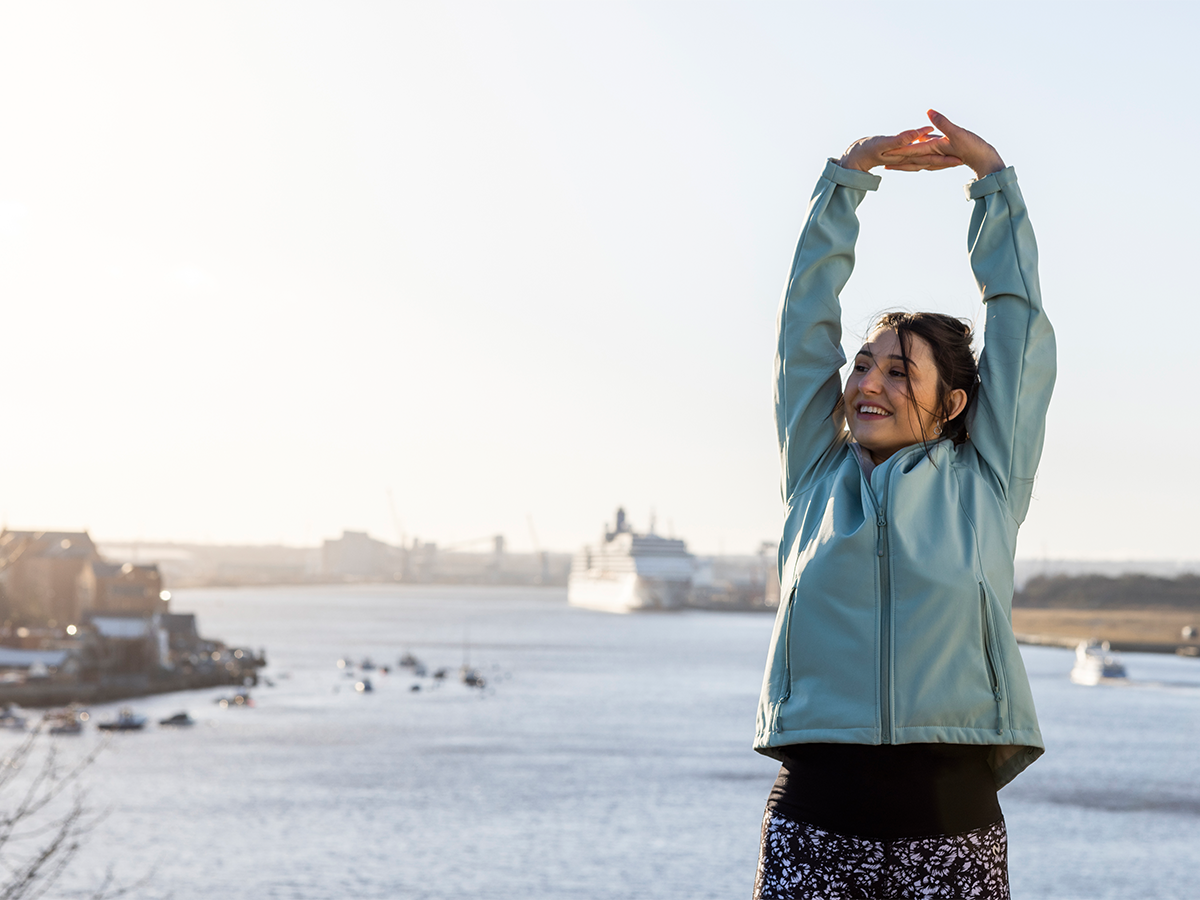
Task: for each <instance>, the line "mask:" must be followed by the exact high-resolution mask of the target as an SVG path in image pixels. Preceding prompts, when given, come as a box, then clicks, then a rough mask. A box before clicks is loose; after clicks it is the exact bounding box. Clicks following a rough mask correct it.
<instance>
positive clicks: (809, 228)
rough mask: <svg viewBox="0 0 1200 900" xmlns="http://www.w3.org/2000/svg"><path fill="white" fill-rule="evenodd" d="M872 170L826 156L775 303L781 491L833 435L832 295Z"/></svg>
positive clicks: (841, 279)
mask: <svg viewBox="0 0 1200 900" xmlns="http://www.w3.org/2000/svg"><path fill="white" fill-rule="evenodd" d="M877 187H879V176H878V175H871V174H870V173H868V172H859V171H857V170H851V169H843V168H842V167H841V166H839V165H837V164H836V163H835V162H833V161H832V160H830V161H829V163H828V164H827V165H826V166H825V171H824V172H823V173H822V174H821V178H820V180H819V181H817V187H816V190H814V191H813V195H812V200H811V201H810V202H809V204H808V217H807V219H806V221H805V223H804V228H803V230H802V231H801V232H800V239H799V241H798V242H797V244H796V253H795V256H794V257H793V259H792V269H791V272H790V274H789V275H788V281H787V287H786V288H785V289H784V292H783V300H782V302H781V303H780V307H779V323H778V325H779V344H778V350H777V353H776V356H775V424H776V428H777V430H778V434H779V452H780V456H781V458H782V464H783V498H784V500H785V501H786V500H788V499H789V498H790V497H791V496H792V495H793V494H795V492H796V488H797V487H798V485H800V484H801V483H802V482H803V480H804V476H805V474H806V473H807V472H809V471H810V470H811V469H812V468H813V466H815V465H816V464H817V463H818V462H819V461H820V459H821V457H822V456H824V454H825V453H826V452H827V451H828V450H829V449H830V447H831V446H832V445H833V444H834V443H835V442H836V441H837V440H838V439H839V438H840V436H841V434H842V431H843V429H844V426H845V416H844V415H841V414H837V415H834V414H833V410H834V406H835V405H836V403H837V399H838V395H839V394H840V393H841V389H842V387H841V379H840V377H839V372H840V370H841V368H842V366H843V365H844V364H845V362H846V357H845V355H844V354H843V353H842V311H841V304H840V303H839V301H838V295H839V294H840V293H841V290H842V288H843V287H845V285H846V282H847V281H848V280H849V278H850V273H851V272H852V271H853V269H854V242H855V241H856V240H857V239H858V216H857V215H856V213H855V210H856V209H857V208H858V204H859V203H861V202H862V200H863V197H865V196H866V192H867V191H873V190H875V189H876V188H877Z"/></svg>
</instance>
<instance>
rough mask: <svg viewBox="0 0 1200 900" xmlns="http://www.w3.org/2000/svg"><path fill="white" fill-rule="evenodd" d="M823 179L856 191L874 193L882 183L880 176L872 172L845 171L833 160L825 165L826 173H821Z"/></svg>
mask: <svg viewBox="0 0 1200 900" xmlns="http://www.w3.org/2000/svg"><path fill="white" fill-rule="evenodd" d="M821 177H822V178H827V179H828V180H830V181H832V182H833V183H834V184H840V185H842V186H843V187H848V188H854V189H855V190H856V191H873V190H875V189H876V188H878V187H879V181H880V178H879V176H878V175H872V174H871V173H870V172H860V171H859V170H858V169H843V168H842V167H841V166H839V165H838V164H837V163H835V162H834V161H833V159H832V158H831V159H830V160H829V162H827V163H826V164H825V171H824V172H822V173H821Z"/></svg>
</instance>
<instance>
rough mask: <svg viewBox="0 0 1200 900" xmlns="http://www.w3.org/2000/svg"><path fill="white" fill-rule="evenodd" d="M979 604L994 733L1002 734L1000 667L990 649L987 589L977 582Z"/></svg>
mask: <svg viewBox="0 0 1200 900" xmlns="http://www.w3.org/2000/svg"><path fill="white" fill-rule="evenodd" d="M979 606H980V612H981V613H982V619H983V655H984V658H985V659H986V660H987V670H988V678H990V679H991V682H992V696H993V697H995V698H996V734H999V735H1002V734H1004V694H1003V692H1001V690H1000V669H999V668H998V667H997V665H996V656H995V653H994V652H993V651H992V612H991V610H990V609H989V608H988V602H987V589H986V588H984V586H983V582H982V581H981V582H979Z"/></svg>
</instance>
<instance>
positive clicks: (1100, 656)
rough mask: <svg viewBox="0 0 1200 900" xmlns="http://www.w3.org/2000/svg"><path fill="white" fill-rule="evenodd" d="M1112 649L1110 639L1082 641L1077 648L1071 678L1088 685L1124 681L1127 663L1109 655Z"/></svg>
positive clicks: (1077, 682)
mask: <svg viewBox="0 0 1200 900" xmlns="http://www.w3.org/2000/svg"><path fill="white" fill-rule="evenodd" d="M1110 649H1111V647H1110V646H1109V643H1108V641H1104V642H1103V643H1100V642H1097V641H1080V642H1079V644H1078V646H1076V648H1075V665H1074V666H1073V667H1072V669H1071V680H1072V681H1073V682H1075V683H1076V684H1086V685H1096V684H1103V683H1105V682H1114V681H1123V680H1124V679H1125V665H1124V664H1123V663H1122V662H1121V661H1120V660H1119V659H1117V657H1115V656H1110V655H1109V650H1110Z"/></svg>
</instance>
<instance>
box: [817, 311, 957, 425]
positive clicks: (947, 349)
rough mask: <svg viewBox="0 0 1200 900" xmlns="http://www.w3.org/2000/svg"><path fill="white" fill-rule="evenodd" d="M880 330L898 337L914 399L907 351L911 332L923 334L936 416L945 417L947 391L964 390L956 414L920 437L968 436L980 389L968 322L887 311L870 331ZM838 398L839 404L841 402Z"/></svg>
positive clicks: (935, 314) (951, 318) (910, 344)
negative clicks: (931, 367) (932, 368)
mask: <svg viewBox="0 0 1200 900" xmlns="http://www.w3.org/2000/svg"><path fill="white" fill-rule="evenodd" d="M880 331H894V332H896V336H897V337H898V338H899V340H900V352H901V354H903V356H904V363H905V376H904V377H905V380H906V381H908V396H909V399H910V400H911V399H913V392H912V381H911V380H909V376H908V363H909V355H910V353H911V349H912V338H913V335H916V336H917V337H920V338H923V339H924V340H925V343H927V344H928V345H929V349H930V351H931V352H932V354H933V362H934V366H935V367H936V368H937V374H938V382H937V401H936V402H937V406H936V407H935V408H934V409H933V410H930V411H931V412H933V413H934V414H935V415H936V416H937V418H938V419H945V418H947V417H948V416H949V413H950V393H951V392H952V391H956V390H962V391H965V392H966V394H967V403H966V405H965V406H964V407H963V408H962V412H960V413H959V414H958V415H957V416H955V417H954V418H953V419H950V421H948V422H946V423H945V424H944V425H943V426H942V431H941V434H940V435H935V436H931V435H926V434H924V433H923V432H922V434H921V438H922V440H923V441H924V442H925V443H928V442H929V440H930V438H931V437H942V438H949V439H950V440H951V441H953V442H954V446H956V447H957V446H958V445H959V444H961V443H963V442H964V441H966V439H967V420H968V419H969V418H970V416H971V411H972V410H973V409H974V408H975V398H976V396H977V395H978V393H979V363H978V362H977V361H976V360H975V354H974V353H972V352H971V339H972V337H973V335H972V331H971V324H970V323H969V322H967V321H965V320H963V319H956V318H954V316H947V315H943V314H942V313H930V312H916V313H910V312H889V313H884V314H883V315H882V316H880V317H879V319H878V320H876V322H875V325H874V326H873V327H872V328H871V331H870V332H869V333H870V334H875V333H877V332H880ZM842 402H843V401H842V400H841V398H839V399H838V408H840V407H841V405H842Z"/></svg>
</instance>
